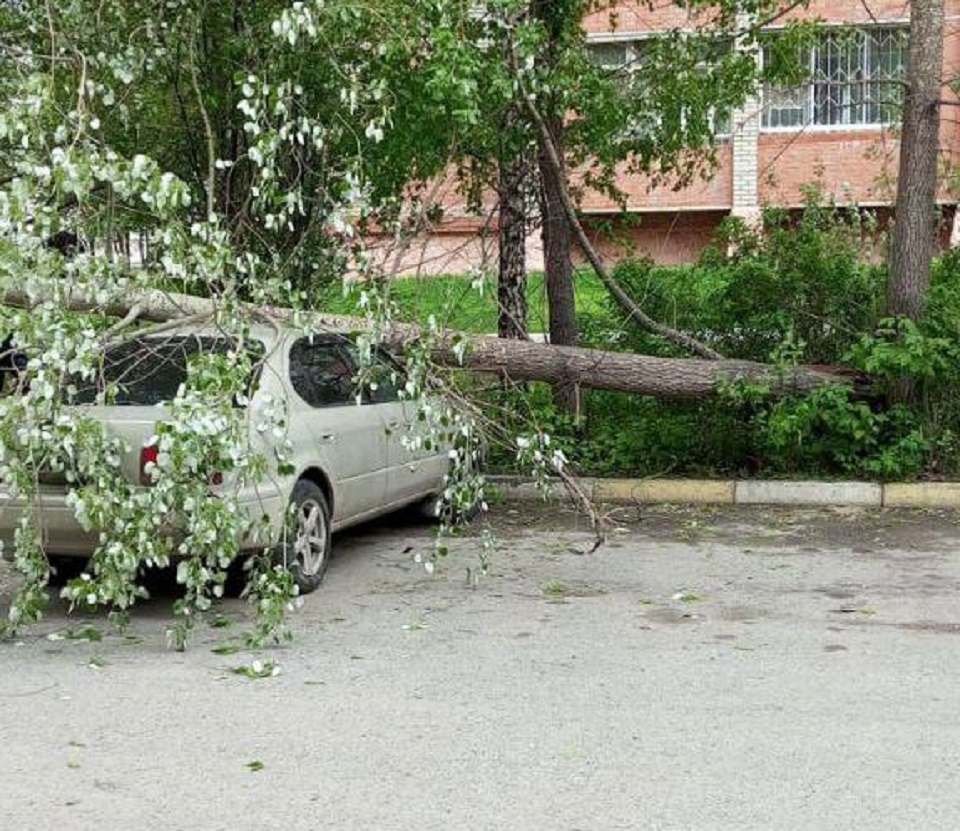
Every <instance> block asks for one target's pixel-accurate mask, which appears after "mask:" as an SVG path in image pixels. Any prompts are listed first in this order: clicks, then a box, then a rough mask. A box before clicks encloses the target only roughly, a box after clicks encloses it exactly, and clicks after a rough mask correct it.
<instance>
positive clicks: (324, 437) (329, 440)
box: [320, 433, 337, 444]
mask: <svg viewBox="0 0 960 831" xmlns="http://www.w3.org/2000/svg"><path fill="white" fill-rule="evenodd" d="M336 442H337V434H336V433H323V434H321V436H320V443H321V444H336Z"/></svg>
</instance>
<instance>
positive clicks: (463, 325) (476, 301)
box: [324, 269, 607, 333]
mask: <svg viewBox="0 0 960 831" xmlns="http://www.w3.org/2000/svg"><path fill="white" fill-rule="evenodd" d="M472 283H473V280H472V278H470V277H465V276H459V275H445V276H437V277H404V278H397V279H394V280H392V281H391V282H390V283H389V290H390V293H391V296H392V298H393V300H394V302H395V303H396V304H397V306H398V308H399V310H400V317H401V318H402V319H403V320H407V321H411V322H419V323H426V321H427V319H428V317H429V316H430V315H431V314H432V315H435V316H436V318H437V321H438V323H439V324H440V325H441V326H444V327H447V328H451V329H459V330H461V331H465V332H486V333H495V332H496V331H497V285H496V278H495V277H494V278H492V279H487V280H486V281H485V282H484V284H483V287H482V289H478V288H475V287H474V286H473V284H472ZM574 290H575V292H576V298H577V311H578V312H585V313H588V314H592V315H599V314H603V313H604V312H605V310H606V308H607V307H606V297H607V295H606V290H605V289H604V287H603V284H602V283H601V282H600V280H599V279H598V278H597V276H596V275H595V274H594V273H593V272H592V271H589V270H583V269H581V270H578V271H577V272H576V275H575V280H574ZM527 302H528V304H529V331H530V332H543V331H546V329H547V300H546V293H545V285H544V280H543V274H542V273H535V274H531V275H530V277H529V278H528V280H527ZM324 308H326V309H327V310H328V311H330V312H333V313H339V314H351V313H353V312H355V311H356V296H355V295H351V296H349V297H344V296H343V294H342V292H340V291H339V289H332V290H331V291H330V292H329V294H328V295H327V296H326V297H325V298H324Z"/></svg>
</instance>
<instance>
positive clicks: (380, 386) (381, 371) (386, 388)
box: [367, 349, 404, 404]
mask: <svg viewBox="0 0 960 831" xmlns="http://www.w3.org/2000/svg"><path fill="white" fill-rule="evenodd" d="M369 372H370V374H369V378H370V380H371V382H372V384H375V385H376V387H374V386H373V385H371V386H370V387H369V388H368V390H367V394H368V396H369V403H371V404H389V403H390V402H392V401H399V400H400V390H401V389H402V388H403V384H404V379H403V367H402V366H400V364H398V363H397V362H396V361H395V360H394V359H393V358H391V357H390V356H389V355H388V354H387V353H386V352H383V351H382V350H380V349H375V350H374V352H373V355H372V356H371V364H370V370H369Z"/></svg>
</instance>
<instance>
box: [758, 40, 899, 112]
mask: <svg viewBox="0 0 960 831" xmlns="http://www.w3.org/2000/svg"><path fill="white" fill-rule="evenodd" d="M907 40H908V32H907V29H906V28H904V27H876V28H870V29H834V30H830V31H827V32H824V33H822V34H821V35H820V36H819V37H818V38H817V42H816V43H815V44H814V45H813V46H811V47H808V48H807V49H805V50H804V53H803V54H802V55H801V62H802V64H804V65H805V67H807V68H808V71H809V75H808V80H807V82H806V83H803V84H799V85H797V86H774V85H767V86H766V87H765V88H764V91H763V103H764V107H763V126H764V127H765V128H769V129H799V128H802V127H810V126H813V127H842V126H866V125H884V124H894V123H896V122H897V121H898V120H899V118H900V109H901V106H902V103H903V80H904V76H905V74H906V62H907ZM765 59H766V58H765Z"/></svg>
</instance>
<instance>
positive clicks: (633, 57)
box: [587, 35, 733, 139]
mask: <svg viewBox="0 0 960 831" xmlns="http://www.w3.org/2000/svg"><path fill="white" fill-rule="evenodd" d="M587 48H588V54H589V56H590V59H591V60H592V61H593V63H594V64H596V65H597V66H598V67H600V68H601V69H604V70H606V71H607V72H609V73H610V74H611V75H615V76H619V77H621V78H622V79H623V83H624V88H625V89H626V88H630V89H632V90H634V92H635V93H636V94H639V95H643V97H645V98H647V99H648V100H652V98H651V97H650V96H647V95H645V94H644V92H643V88H644V85H645V84H649V83H650V79H649V78H644V75H648V76H651V78H652V77H654V76H656V74H657V73H659V72H662V71H663V58H662V56H661V55H660V54H659V50H658V39H657V38H656V36H654V35H650V36H646V37H638V38H636V39H633V40H614V41H594V42H591V43H589V44H588V47H587ZM731 48H732V43H731V41H728V40H723V41H715V42H712V43H708V42H706V41H704V43H702V44H701V45H700V51H701V52H702V53H703V55H702V56H701V57H700V58H699V60H697V62H696V66H695V72H696V73H697V74H698V75H699V76H700V77H703V78H706V77H707V76H708V74H709V72H710V68H711V66H712V65H715V63H716V62H718V61H720V60H722V59H723V58H725V57H726V56H728V55H729V54H730V52H731ZM687 106H688V104H685V103H680V104H679V108H680V112H679V118H673V119H671V118H670V117H669V116H670V115H673V116H676V115H677V114H676V113H671V114H669V115H668V114H665V113H660V112H650V113H649V114H648V115H647V117H646V118H645V119H643V121H644V123H638V124H636V125H634V126H633V127H631V128H630V129H628V130H627V132H626V136H625V137H626V138H628V139H639V138H644V137H649V136H651V135H653V134H654V133H655V132H656V131H657V130H660V129H662V127H663V124H664V122H665V121H666V122H670V121H674V122H675V123H679V124H680V125H681V128H682V129H686V127H687V125H688V124H689V123H690V121H691V119H688V114H687V111H686V107H687ZM709 121H710V125H711V129H712V132H713V135H714V136H715V137H716V138H728V137H729V136H730V133H731V132H732V124H733V121H732V118H731V111H730V108H728V107H713V108H711V110H710V114H709Z"/></svg>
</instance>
